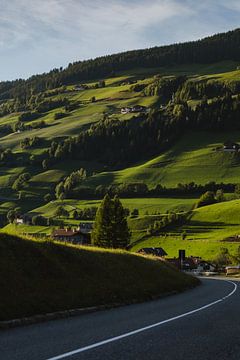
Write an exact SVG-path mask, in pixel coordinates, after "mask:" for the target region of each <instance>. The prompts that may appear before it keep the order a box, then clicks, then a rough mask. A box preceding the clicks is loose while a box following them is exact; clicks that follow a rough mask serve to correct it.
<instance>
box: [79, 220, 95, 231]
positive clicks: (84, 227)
mask: <svg viewBox="0 0 240 360" xmlns="http://www.w3.org/2000/svg"><path fill="white" fill-rule="evenodd" d="M79 230H80V231H81V232H82V233H84V234H89V233H91V232H92V230H93V223H90V222H87V223H83V222H80V224H79Z"/></svg>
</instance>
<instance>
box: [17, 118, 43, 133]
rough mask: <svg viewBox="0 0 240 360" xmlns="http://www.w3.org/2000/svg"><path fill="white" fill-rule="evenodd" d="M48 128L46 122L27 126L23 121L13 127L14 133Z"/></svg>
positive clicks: (41, 121) (37, 122) (36, 122)
mask: <svg viewBox="0 0 240 360" xmlns="http://www.w3.org/2000/svg"><path fill="white" fill-rule="evenodd" d="M46 126H47V124H46V122H45V121H44V120H40V121H35V122H33V123H32V124H28V125H25V124H24V123H23V122H21V121H17V122H16V123H15V124H14V125H13V126H12V131H13V132H17V131H26V130H33V129H42V128H44V127H46Z"/></svg>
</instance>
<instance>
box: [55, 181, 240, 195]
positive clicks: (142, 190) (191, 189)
mask: <svg viewBox="0 0 240 360" xmlns="http://www.w3.org/2000/svg"><path fill="white" fill-rule="evenodd" d="M62 184H63V183H62V182H60V183H59V184H58V185H57V186H56V197H57V198H58V199H64V198H74V199H83V198H89V197H91V198H100V199H101V198H103V197H104V196H105V195H106V194H109V195H110V196H112V197H113V196H115V195H117V196H120V197H124V198H138V197H161V196H163V197H164V196H187V195H199V194H202V193H204V192H206V191H212V192H217V191H218V190H220V189H221V190H222V191H224V192H228V193H233V192H234V191H235V189H236V187H238V185H237V186H236V184H231V183H228V184H224V183H220V184H218V183H216V182H214V181H211V182H208V183H206V184H204V185H201V184H196V183H194V182H190V183H188V184H181V183H180V184H177V186H176V187H172V188H169V187H166V186H162V185H161V184H158V185H156V186H155V187H154V188H152V189H149V188H148V185H147V184H144V183H123V184H112V185H98V186H97V187H96V188H91V187H88V186H84V185H80V186H79V185H76V187H74V186H73V188H71V189H70V190H69V191H66V190H65V189H64V187H62ZM239 192H240V191H239ZM236 193H237V191H236Z"/></svg>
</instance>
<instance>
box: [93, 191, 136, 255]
mask: <svg viewBox="0 0 240 360" xmlns="http://www.w3.org/2000/svg"><path fill="white" fill-rule="evenodd" d="M129 240H130V231H129V229H128V225H127V220H126V216H125V211H124V208H123V206H122V204H121V202H120V200H119V199H118V198H117V197H115V198H114V199H111V198H110V196H109V195H108V194H107V195H106V196H105V197H104V199H103V201H102V203H101V205H100V207H99V209H98V211H97V214H96V221H95V226H94V230H93V232H92V241H93V243H94V245H97V246H100V247H105V248H108V247H110V248H126V246H127V245H128V243H129Z"/></svg>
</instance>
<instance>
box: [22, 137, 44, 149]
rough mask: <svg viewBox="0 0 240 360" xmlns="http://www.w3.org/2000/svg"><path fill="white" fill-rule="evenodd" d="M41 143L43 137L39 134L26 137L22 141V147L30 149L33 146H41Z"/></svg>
mask: <svg viewBox="0 0 240 360" xmlns="http://www.w3.org/2000/svg"><path fill="white" fill-rule="evenodd" d="M40 144H41V139H40V138H39V137H38V136H34V137H32V138H28V137H26V138H24V139H23V140H21V141H20V147H21V148H22V149H29V148H32V147H36V146H39V145H40Z"/></svg>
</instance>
